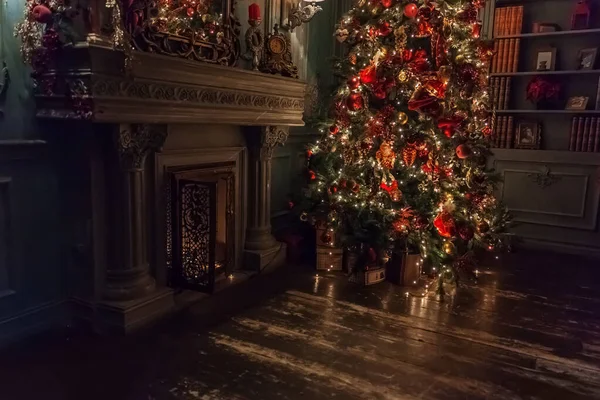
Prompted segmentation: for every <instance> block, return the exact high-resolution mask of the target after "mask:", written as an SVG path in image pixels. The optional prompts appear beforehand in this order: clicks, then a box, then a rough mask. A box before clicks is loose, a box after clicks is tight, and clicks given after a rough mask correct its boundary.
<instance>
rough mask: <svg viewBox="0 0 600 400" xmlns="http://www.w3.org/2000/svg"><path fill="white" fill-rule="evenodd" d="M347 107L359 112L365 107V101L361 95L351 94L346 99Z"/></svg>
mask: <svg viewBox="0 0 600 400" xmlns="http://www.w3.org/2000/svg"><path fill="white" fill-rule="evenodd" d="M346 106H347V107H348V109H349V110H350V111H358V110H360V109H362V108H363V107H364V106H365V100H364V99H363V97H362V95H361V94H360V93H351V94H350V96H348V98H347V99H346Z"/></svg>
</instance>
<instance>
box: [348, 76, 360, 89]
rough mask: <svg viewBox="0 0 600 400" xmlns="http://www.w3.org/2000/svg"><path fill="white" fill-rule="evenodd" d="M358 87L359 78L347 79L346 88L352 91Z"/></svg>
mask: <svg viewBox="0 0 600 400" xmlns="http://www.w3.org/2000/svg"><path fill="white" fill-rule="evenodd" d="M359 86H360V78H359V77H358V76H353V77H352V78H350V79H348V87H349V88H350V89H352V90H354V89H358V87H359Z"/></svg>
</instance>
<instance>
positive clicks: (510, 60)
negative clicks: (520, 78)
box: [505, 39, 515, 72]
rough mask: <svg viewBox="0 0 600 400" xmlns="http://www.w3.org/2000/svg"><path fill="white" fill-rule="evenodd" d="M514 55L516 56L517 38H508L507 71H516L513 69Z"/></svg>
mask: <svg viewBox="0 0 600 400" xmlns="http://www.w3.org/2000/svg"><path fill="white" fill-rule="evenodd" d="M514 56H515V39H506V71H505V72H515V71H513V70H512V66H513V60H514V58H513V57H514Z"/></svg>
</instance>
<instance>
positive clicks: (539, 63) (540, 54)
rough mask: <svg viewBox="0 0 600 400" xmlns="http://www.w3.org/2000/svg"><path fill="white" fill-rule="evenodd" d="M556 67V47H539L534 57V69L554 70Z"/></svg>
mask: <svg viewBox="0 0 600 400" xmlns="http://www.w3.org/2000/svg"><path fill="white" fill-rule="evenodd" d="M555 68H556V48H554V47H548V48H544V49H540V50H538V51H537V53H536V57H535V68H534V69H535V70H536V71H554V69H555Z"/></svg>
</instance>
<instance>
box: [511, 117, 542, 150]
mask: <svg viewBox="0 0 600 400" xmlns="http://www.w3.org/2000/svg"><path fill="white" fill-rule="evenodd" d="M540 142H541V134H540V124H538V123H537V122H520V123H519V124H518V125H517V131H516V132H515V149H539V148H540Z"/></svg>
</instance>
